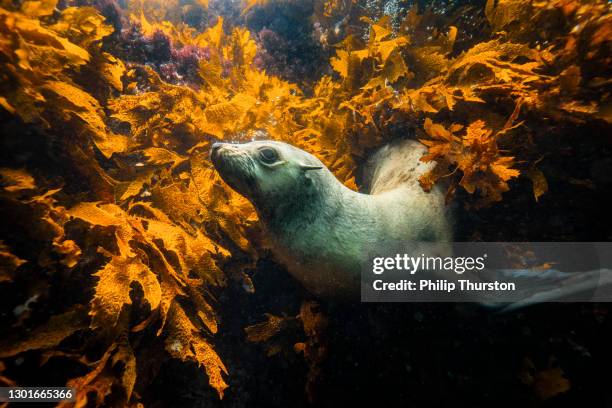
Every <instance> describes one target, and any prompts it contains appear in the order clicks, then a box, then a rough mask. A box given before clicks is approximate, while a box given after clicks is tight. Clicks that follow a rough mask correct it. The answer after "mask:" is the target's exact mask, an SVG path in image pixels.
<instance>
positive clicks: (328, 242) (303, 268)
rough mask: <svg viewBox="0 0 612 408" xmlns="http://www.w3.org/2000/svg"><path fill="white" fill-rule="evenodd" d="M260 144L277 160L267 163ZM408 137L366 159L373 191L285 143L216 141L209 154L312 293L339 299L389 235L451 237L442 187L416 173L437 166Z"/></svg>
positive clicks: (393, 239)
mask: <svg viewBox="0 0 612 408" xmlns="http://www.w3.org/2000/svg"><path fill="white" fill-rule="evenodd" d="M262 149H274V151H275V152H276V153H277V155H278V160H277V161H276V162H274V163H266V162H265V161H263V160H262V157H261V151H262ZM424 151H425V148H424V146H422V145H421V144H420V143H418V142H415V141H411V140H407V141H403V142H401V143H394V144H393V145H389V146H386V147H384V148H383V149H381V150H380V151H379V152H378V153H377V154H375V155H374V156H373V158H372V160H370V162H369V164H368V169H369V171H370V176H369V177H368V178H367V181H368V185H369V186H370V188H369V193H370V194H362V193H358V192H355V191H352V190H350V189H349V188H347V187H346V186H344V185H343V184H342V183H340V181H338V180H337V179H336V178H335V177H334V175H333V174H332V173H331V172H330V171H329V170H328V169H327V167H325V166H324V165H323V163H321V161H320V160H319V159H317V158H316V157H315V156H313V155H311V154H309V153H307V152H305V151H303V150H301V149H298V148H296V147H294V146H291V145H289V144H286V143H281V142H275V141H256V142H249V143H244V144H228V143H216V144H215V145H214V146H213V148H212V150H211V160H212V162H213V164H214V166H215V167H216V169H217V170H218V171H219V174H220V175H221V177H222V178H223V180H224V181H226V182H227V184H229V185H230V186H231V187H232V188H233V189H235V190H236V191H237V192H239V193H240V194H242V195H244V196H245V197H246V198H248V199H249V200H250V201H251V202H252V203H253V205H254V206H255V208H256V210H257V212H258V214H259V217H260V219H261V221H262V223H263V226H264V228H265V229H266V230H267V233H268V235H269V238H270V241H271V242H270V244H271V250H272V252H273V253H274V255H275V256H276V257H277V258H278V260H279V261H280V262H281V263H283V264H284V265H285V266H286V267H287V269H288V270H289V271H290V272H291V273H292V274H293V276H295V277H296V278H297V279H298V280H299V281H300V282H302V284H303V285H304V286H305V287H306V288H307V289H308V290H310V291H311V292H313V293H314V294H316V295H320V296H323V297H332V298H338V297H341V296H344V295H347V294H349V293H351V292H353V293H355V292H358V289H359V280H360V272H361V267H362V266H363V265H364V264H365V263H366V262H367V256H368V249H370V248H372V247H373V246H374V245H376V244H380V243H383V242H398V241H441V242H446V241H450V240H451V226H450V225H451V223H450V217H449V213H448V210H447V208H446V207H445V205H444V194H443V192H442V191H441V190H439V189H438V188H434V189H433V190H432V191H431V192H429V193H426V192H424V191H423V190H422V188H421V187H420V186H419V184H418V181H417V180H418V177H419V176H420V175H422V174H424V173H425V172H426V171H428V170H430V168H431V165H429V164H426V163H422V162H420V161H419V158H420V157H421V156H422V154H423V153H424Z"/></svg>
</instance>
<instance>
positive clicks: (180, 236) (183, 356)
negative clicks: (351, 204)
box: [0, 0, 612, 406]
mask: <svg viewBox="0 0 612 408" xmlns="http://www.w3.org/2000/svg"><path fill="white" fill-rule="evenodd" d="M128 3H129V4H128V7H127V9H126V10H122V9H120V8H119V7H118V6H117V5H116V4H115V5H114V6H113V7H114V8H112V7H111V8H112V10H114V13H119V14H121V13H123V14H122V15H121V16H117V15H115V18H116V20H115V21H108V19H105V17H104V16H103V15H102V14H100V12H99V11H98V9H96V8H94V7H87V6H73V7H65V8H63V9H61V10H60V9H58V8H57V7H58V3H57V2H56V1H53V0H44V1H23V2H20V3H19V4H18V5H15V4H16V3H14V2H8V1H4V2H2V7H1V8H0V31H1V33H2V37H1V40H0V60H1V68H0V76H1V77H2V85H0V89H1V92H0V106H1V107H2V109H3V110H4V112H3V114H4V115H5V116H6V117H10V118H13V119H14V120H18V121H20V122H21V123H23V124H25V125H26V126H28V127H29V128H31V129H34V130H35V132H36V135H37V137H39V140H40V143H41V144H43V145H44V144H45V143H46V142H44V141H43V140H48V141H49V143H50V144H53V146H56V147H54V148H55V149H57V150H59V151H60V152H61V157H62V160H61V166H63V167H62V171H61V172H60V171H59V170H58V171H57V174H50V173H49V169H48V168H47V169H37V168H36V164H35V163H31V164H30V163H28V165H27V166H26V167H27V168H23V167H20V168H11V167H10V166H8V167H7V166H4V165H3V166H2V168H1V169H0V176H1V178H2V187H1V188H2V192H1V194H0V197H1V201H2V207H3V208H4V209H5V210H3V213H7V214H8V213H10V214H14V221H13V222H11V226H12V227H13V228H15V229H16V230H17V231H22V232H23V233H24V234H25V237H26V239H21V238H16V237H15V236H5V237H2V240H1V241H0V265H2V270H1V273H0V284H2V285H15V287H19V288H22V289H23V291H24V293H25V294H26V295H27V297H26V298H24V299H23V301H24V303H23V305H21V306H20V307H19V308H18V309H15V310H17V311H18V313H15V317H14V321H12V322H11V325H12V327H13V329H14V330H13V334H12V335H10V336H8V335H7V337H6V338H5V339H3V340H2V341H1V342H0V345H1V347H0V350H1V351H0V357H1V358H2V359H5V361H6V362H8V363H10V362H11V361H14V360H15V359H16V358H21V357H22V356H24V355H25V354H24V353H26V352H32V351H36V352H37V353H38V354H35V355H36V356H38V357H39V358H40V359H41V362H43V363H44V362H46V361H47V360H48V359H50V358H54V357H56V358H64V359H68V360H71V361H74V363H75V364H77V365H78V366H79V367H81V368H82V369H81V371H82V373H81V374H80V375H78V376H74V377H71V378H66V379H65V382H66V384H68V385H70V386H74V387H76V388H77V389H78V391H79V392H78V395H77V403H76V405H77V406H86V405H87V406H96V405H97V406H102V405H104V403H105V401H106V400H109V399H113V400H115V401H121V404H124V405H135V404H137V403H138V402H139V401H140V399H141V396H140V394H139V393H138V392H137V391H136V390H139V389H143V388H145V387H146V386H147V385H148V383H147V381H151V379H150V377H148V376H144V375H142V376H141V375H139V374H138V373H141V372H144V371H146V370H144V369H143V367H147V366H149V365H150V366H151V367H150V370H153V371H155V364H153V363H152V362H151V361H150V359H147V358H146V356H147V355H150V354H151V353H158V354H159V355H164V356H165V357H164V358H174V359H177V360H179V361H183V362H190V363H192V364H195V365H197V366H198V367H201V370H202V373H203V374H204V375H206V376H207V377H208V380H209V383H210V386H211V387H212V388H213V389H214V390H215V391H216V392H217V394H218V395H219V397H222V396H223V393H224V390H225V389H226V388H227V387H228V378H231V375H232V367H230V366H226V365H225V364H224V362H223V358H222V357H223V356H219V355H218V354H217V352H216V351H215V345H214V342H215V334H216V333H217V332H218V330H219V324H220V323H219V320H218V311H217V310H216V300H215V298H216V295H217V294H218V293H219V291H220V290H222V288H223V287H224V286H225V285H226V284H227V282H228V281H229V280H232V281H239V282H241V283H242V284H243V285H242V286H243V287H245V288H247V289H246V290H247V291H253V290H256V288H254V287H253V284H252V282H251V281H250V278H249V277H248V275H247V274H246V273H245V270H246V269H247V268H249V267H252V266H253V265H254V264H255V262H256V261H257V258H258V256H259V254H260V251H259V249H260V248H261V238H260V234H259V231H258V228H257V223H256V221H257V216H256V214H255V212H254V210H253V208H252V207H251V205H250V204H249V203H248V202H247V201H246V200H245V199H244V198H242V197H241V196H239V195H238V194H236V193H235V192H233V191H232V190H231V189H229V188H228V187H227V186H225V185H224V184H223V183H222V182H221V180H220V178H219V177H218V175H217V174H216V172H215V171H214V169H213V168H212V166H211V164H210V162H209V160H208V158H207V154H208V150H209V148H210V145H211V144H212V143H213V142H214V141H217V140H226V141H247V140H251V139H261V138H270V139H275V140H282V141H286V142H289V143H292V144H295V145H297V146H299V147H302V148H304V149H306V150H308V151H310V152H312V153H313V154H315V155H317V156H318V157H320V158H321V159H322V160H323V161H324V162H325V164H326V165H328V166H329V168H330V169H331V170H332V171H333V172H334V173H335V175H336V176H337V177H338V178H339V179H340V180H341V181H343V182H344V183H345V184H347V185H348V186H350V187H351V188H354V189H357V188H358V183H357V180H358V179H359V172H358V167H359V164H360V163H362V162H363V160H365V159H366V158H367V156H368V155H369V154H370V153H371V152H372V151H373V149H375V148H377V147H379V146H382V145H383V144H385V143H386V142H387V141H390V140H392V139H394V138H397V137H412V138H415V139H417V140H420V141H421V142H422V143H423V144H424V145H425V146H426V147H427V149H428V152H427V154H425V155H424V156H423V157H422V160H423V161H428V162H435V164H436V166H435V168H434V169H433V170H432V171H431V172H430V173H428V174H426V175H424V176H423V177H422V178H421V180H420V182H421V185H422V187H423V188H424V189H425V190H429V189H431V188H433V186H434V185H435V184H436V183H438V182H440V181H441V180H445V181H448V183H446V184H448V185H449V187H448V195H447V197H448V200H452V199H453V196H454V194H455V192H456V191H457V188H459V187H460V188H461V189H463V190H464V191H465V192H466V193H467V194H468V195H471V196H473V204H474V205H475V206H477V207H482V206H492V205H495V203H497V202H500V201H502V200H503V199H504V193H505V192H507V191H509V190H510V189H512V187H513V181H515V180H517V179H520V178H524V177H527V178H529V179H530V180H531V181H532V183H533V194H534V197H535V200H538V199H539V198H540V197H542V196H543V195H544V194H545V193H546V191H547V188H548V187H547V186H548V183H547V175H546V173H544V172H543V171H542V170H541V169H539V168H538V163H539V161H540V159H541V157H543V156H544V155H545V154H546V152H545V151H542V150H541V149H540V148H539V146H538V145H537V143H535V142H534V141H533V140H530V141H526V140H525V138H524V136H523V133H527V134H531V133H533V131H532V130H531V129H532V128H534V123H536V122H538V123H543V125H542V126H540V129H541V130H540V131H539V132H541V133H542V134H545V133H546V131H547V130H546V129H547V127H548V128H552V126H553V124H554V125H555V126H559V124H560V123H561V124H562V123H572V124H581V123H587V122H588V123H592V122H597V123H605V124H606V126H608V125H609V123H610V121H611V119H612V118H611V117H610V112H611V111H610V99H609V97H610V93H609V85H610V84H609V78H608V77H607V75H608V74H607V72H608V71H607V68H609V66H610V58H611V57H610V54H609V52H607V50H609V46H610V40H611V37H612V30H611V19H610V14H609V5H608V4H607V3H606V2H604V1H586V0H584V1H581V0H547V1H544V0H542V1H525V0H511V1H506V0H499V1H493V0H490V1H488V2H487V4H486V6H485V8H484V10H483V13H484V15H485V16H486V19H487V21H483V24H484V25H487V27H488V29H487V31H486V35H485V36H484V37H485V38H484V39H483V41H478V38H477V37H475V38H471V37H470V38H467V39H462V38H460V36H461V35H462V34H463V35H466V30H467V28H465V27H462V26H461V25H460V23H458V22H456V21H454V20H452V19H445V18H441V17H440V16H437V15H435V14H434V13H432V12H431V11H429V10H424V11H419V10H418V9H417V7H416V6H415V7H412V8H411V9H410V10H407V11H406V12H405V13H403V14H402V15H394V16H380V15H376V14H377V13H372V15H365V14H364V10H366V9H365V8H363V7H360V6H359V7H358V3H357V2H354V1H315V4H314V9H313V10H314V11H313V15H312V16H311V18H312V21H313V33H314V34H313V35H316V36H317V38H318V41H320V42H321V44H322V48H327V49H329V48H330V47H331V48H332V49H333V52H332V54H333V55H332V57H331V58H330V59H329V66H328V67H327V74H326V75H323V76H322V77H321V78H319V79H318V80H317V81H316V82H313V83H311V84H309V87H308V88H309V89H308V90H304V89H301V88H300V86H298V85H296V84H293V83H290V82H288V81H286V80H284V79H281V78H279V77H276V76H273V75H270V74H268V73H266V72H265V71H264V70H261V69H259V68H258V67H257V64H256V58H257V53H258V43H257V42H256V41H255V37H254V36H253V34H252V33H250V32H249V30H248V29H247V28H246V27H245V26H242V25H241V24H240V23H241V21H248V17H249V14H250V13H252V12H253V11H254V10H257V9H258V8H265V7H268V6H269V5H270V4H271V3H273V2H271V1H258V0H257V1H248V2H247V3H246V4H245V5H244V8H243V9H242V10H241V13H240V15H241V17H236V16H232V17H231V18H227V19H224V18H223V16H221V15H219V16H218V17H216V19H211V20H210V21H211V24H209V25H208V26H206V27H194V26H190V25H188V24H186V23H185V22H184V21H183V20H184V18H185V16H184V15H183V14H182V12H181V11H180V10H179V5H178V2H136V1H134V2H128ZM286 3H287V4H290V3H291V2H286ZM113 4H114V3H113ZM115 6H116V7H115ZM102 10H105V9H104V8H102ZM189 10H191V11H192V12H193V11H194V10H196V11H198V12H200V13H208V14H207V15H211V16H213V17H214V9H213V4H212V3H211V4H209V3H208V2H202V1H199V2H192V3H189ZM183 11H184V9H183ZM342 16H344V17H342ZM107 17H108V16H107ZM241 18H242V19H245V20H241ZM480 35H481V36H482V33H480ZM459 40H462V41H463V42H462V49H457V47H456V44H457V41H459ZM134 44H139V45H138V46H139V47H140V46H142V49H140V48H138V50H141V51H142V52H140V51H138V50H136V48H137V47H135V46H134ZM130 47H132V48H130ZM151 50H153V51H155V52H153V54H155V53H157V54H158V55H157V54H156V56H155V58H158V59H159V60H155V61H148V60H147V58H151V56H152V55H153V54H152V51H151ZM160 50H162V51H163V52H161V51H160ZM136 51H138V52H136ZM162 54H163V55H162ZM57 146H59V147H57ZM20 226H21V227H20ZM27 240H30V242H29V243H26V242H25V241H27ZM28 247H31V248H32V249H30V250H28V249H27V248H28ZM236 260H239V261H236ZM28 274H29V275H28ZM64 286H65V287H66V288H81V290H80V291H79V296H74V297H67V298H66V299H65V300H58V299H57V293H61V290H60V289H58V288H59V287H64ZM58 291H59V292H58ZM54 296H55V298H54ZM51 300H53V302H54V304H57V305H58V306H57V307H56V308H55V309H54V310H52V311H51V312H49V313H47V314H45V313H44V312H43V310H42V305H44V304H45V303H46V302H49V301H51ZM313 308H314V306H313V305H312V304H310V303H305V304H304V306H303V307H302V311H301V313H300V315H299V316H298V317H299V318H300V319H301V321H302V322H303V326H304V327H303V329H304V332H305V336H306V340H305V341H301V342H298V343H297V344H296V345H295V350H296V351H297V352H301V353H303V354H304V357H305V359H306V360H307V362H308V363H309V366H310V367H311V370H310V374H309V378H308V381H309V384H312V383H314V382H315V377H316V375H317V373H318V366H319V364H320V363H321V361H322V359H323V358H324V355H325V351H324V348H325V347H324V343H325V341H324V335H323V334H322V331H324V327H325V326H326V322H325V319H324V318H323V317H322V316H319V314H318V312H315V311H314V309H313ZM35 313H36V314H38V316H36V318H33V315H34V314H35ZM41 316H42V317H41ZM268 320H269V321H268V324H262V325H261V326H254V327H251V328H250V329H249V330H248V331H247V335H248V338H249V339H251V340H253V341H256V342H265V341H268V340H270V339H271V338H273V337H274V336H275V335H276V334H278V332H279V331H280V330H282V328H283V327H284V326H285V325H286V324H285V320H286V319H284V318H278V317H275V316H273V315H269V317H268ZM269 326H271V327H272V329H270V328H269ZM270 330H272V332H270ZM272 349H273V350H276V351H275V352H277V351H278V347H276V346H275V347H272ZM28 358H33V355H32V354H28ZM3 367H4V365H0V369H3ZM2 372H4V370H3V371H2ZM0 381H1V382H3V383H6V384H11V382H12V380H11V379H9V378H8V377H6V376H4V374H3V375H1V376H0Z"/></svg>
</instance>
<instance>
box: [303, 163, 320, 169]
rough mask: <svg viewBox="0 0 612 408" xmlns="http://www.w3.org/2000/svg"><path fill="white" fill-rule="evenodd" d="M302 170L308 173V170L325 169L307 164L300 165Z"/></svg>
mask: <svg viewBox="0 0 612 408" xmlns="http://www.w3.org/2000/svg"><path fill="white" fill-rule="evenodd" d="M299 166H300V169H302V170H304V171H306V170H321V169H322V168H323V166H314V165H312V164H305V163H300V164H299Z"/></svg>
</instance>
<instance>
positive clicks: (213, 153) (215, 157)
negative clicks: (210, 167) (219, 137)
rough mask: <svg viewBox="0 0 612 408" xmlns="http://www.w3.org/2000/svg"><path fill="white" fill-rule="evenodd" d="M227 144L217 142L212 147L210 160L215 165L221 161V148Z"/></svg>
mask: <svg viewBox="0 0 612 408" xmlns="http://www.w3.org/2000/svg"><path fill="white" fill-rule="evenodd" d="M226 144H227V143H221V142H215V143H213V144H212V146H211V147H210V160H211V161H212V162H213V163H214V162H215V161H217V160H218V159H219V153H220V151H221V148H222V147H223V146H224V145H226Z"/></svg>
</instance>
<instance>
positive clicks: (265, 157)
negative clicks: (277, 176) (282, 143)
mask: <svg viewBox="0 0 612 408" xmlns="http://www.w3.org/2000/svg"><path fill="white" fill-rule="evenodd" d="M259 158H260V159H261V161H262V162H264V163H268V164H272V163H274V162H276V161H278V153H277V152H276V150H274V149H272V148H270V147H264V148H262V149H260V150H259Z"/></svg>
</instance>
